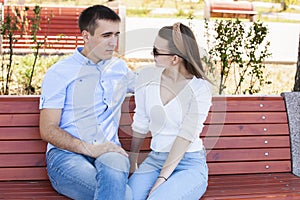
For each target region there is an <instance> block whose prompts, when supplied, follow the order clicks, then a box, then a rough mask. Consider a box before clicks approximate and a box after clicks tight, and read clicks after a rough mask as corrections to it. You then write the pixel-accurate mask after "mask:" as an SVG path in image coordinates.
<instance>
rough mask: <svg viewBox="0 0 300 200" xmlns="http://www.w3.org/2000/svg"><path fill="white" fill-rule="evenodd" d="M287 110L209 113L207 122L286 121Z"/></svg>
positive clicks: (249, 122) (252, 122) (263, 122)
mask: <svg viewBox="0 0 300 200" xmlns="http://www.w3.org/2000/svg"><path fill="white" fill-rule="evenodd" d="M286 122H287V116H286V113H285V112H239V113H235V112H228V113H217V112H216V113H209V114H208V117H207V120H206V121H205V123H206V124H208V123H209V124H224V123H226V124H257V123H262V124H266V123H274V124H275V123H279V124H281V123H286Z"/></svg>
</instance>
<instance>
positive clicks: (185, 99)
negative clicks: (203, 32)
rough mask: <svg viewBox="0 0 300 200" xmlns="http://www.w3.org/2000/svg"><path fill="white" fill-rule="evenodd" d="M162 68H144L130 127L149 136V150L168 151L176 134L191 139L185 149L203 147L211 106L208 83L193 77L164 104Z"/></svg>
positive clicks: (137, 89)
mask: <svg viewBox="0 0 300 200" xmlns="http://www.w3.org/2000/svg"><path fill="white" fill-rule="evenodd" d="M163 70H164V68H162V67H145V68H144V69H142V70H141V71H140V73H139V76H138V78H137V82H136V87H135V104H136V108H135V114H134V117H133V123H132V129H133V130H134V131H135V132H138V133H141V134H147V133H148V132H149V131H150V132H151V135H152V140H151V146H150V147H151V149H152V150H153V151H156V152H169V151H170V150H171V147H172V145H173V142H174V140H175V138H176V137H177V136H179V137H182V138H184V139H186V140H189V141H191V145H190V147H189V149H188V150H187V152H194V151H199V150H202V149H203V142H202V140H201V139H200V137H199V136H200V133H201V132H202V129H203V126H204V124H203V123H204V122H205V120H206V118H207V115H208V112H209V109H210V106H211V99H212V93H211V84H210V83H209V82H208V81H205V80H203V79H199V78H196V77H194V78H193V79H191V80H190V81H189V82H188V83H187V85H186V86H185V87H184V88H183V89H182V90H181V91H180V92H179V93H178V94H177V96H176V97H175V98H173V99H172V100H171V101H169V102H168V103H166V104H165V105H163V103H162V101H161V97H160V82H161V76H162V72H163Z"/></svg>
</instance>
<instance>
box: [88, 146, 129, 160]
mask: <svg viewBox="0 0 300 200" xmlns="http://www.w3.org/2000/svg"><path fill="white" fill-rule="evenodd" d="M86 150H87V151H88V152H89V154H90V156H91V157H94V158H98V157H99V156H101V155H102V154H104V153H107V152H117V153H120V154H122V155H124V156H127V157H128V154H127V153H126V151H125V150H124V149H123V148H122V147H120V146H118V145H116V144H114V143H112V142H106V143H103V144H87V145H86Z"/></svg>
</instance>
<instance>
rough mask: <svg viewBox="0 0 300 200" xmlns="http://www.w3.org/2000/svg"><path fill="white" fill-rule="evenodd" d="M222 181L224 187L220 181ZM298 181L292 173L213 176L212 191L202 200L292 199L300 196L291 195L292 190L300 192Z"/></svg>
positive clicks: (210, 184) (297, 194)
mask: <svg viewBox="0 0 300 200" xmlns="http://www.w3.org/2000/svg"><path fill="white" fill-rule="evenodd" d="M256 177H257V178H256ZM221 179H222V183H223V184H222V185H220V183H221V182H220V181H219V180H221ZM297 179H299V178H297V177H295V176H294V175H292V174H291V173H273V174H253V176H248V175H231V176H229V177H228V176H223V175H222V176H213V177H211V178H210V182H209V187H210V190H208V191H207V192H206V193H205V196H204V197H203V198H202V199H205V200H207V199H211V198H213V199H237V198H239V199H248V198H249V199H255V197H256V198H258V199H269V198H272V197H275V198H274V199H292V198H291V197H296V196H299V195H300V194H299V193H296V194H291V193H290V192H291V190H295V191H297V190H298V191H299V187H300V184H299V181H297ZM223 180H224V181H223ZM286 180H288V181H286ZM293 180H295V181H293ZM245 182H246V183H247V185H249V188H248V187H245V184H243V183H245ZM227 183H228V184H227ZM291 183H292V185H293V186H290V187H289V186H288V184H291ZM251 186H253V187H251ZM288 193H290V194H288ZM210 197H211V198H210ZM285 197H290V198H285ZM295 199H296V198H295Z"/></svg>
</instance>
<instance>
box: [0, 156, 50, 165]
mask: <svg viewBox="0 0 300 200" xmlns="http://www.w3.org/2000/svg"><path fill="white" fill-rule="evenodd" d="M36 166H39V167H43V166H46V157H45V152H42V153H40V154H37V153H35V154H25V153H23V154H0V167H36Z"/></svg>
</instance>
